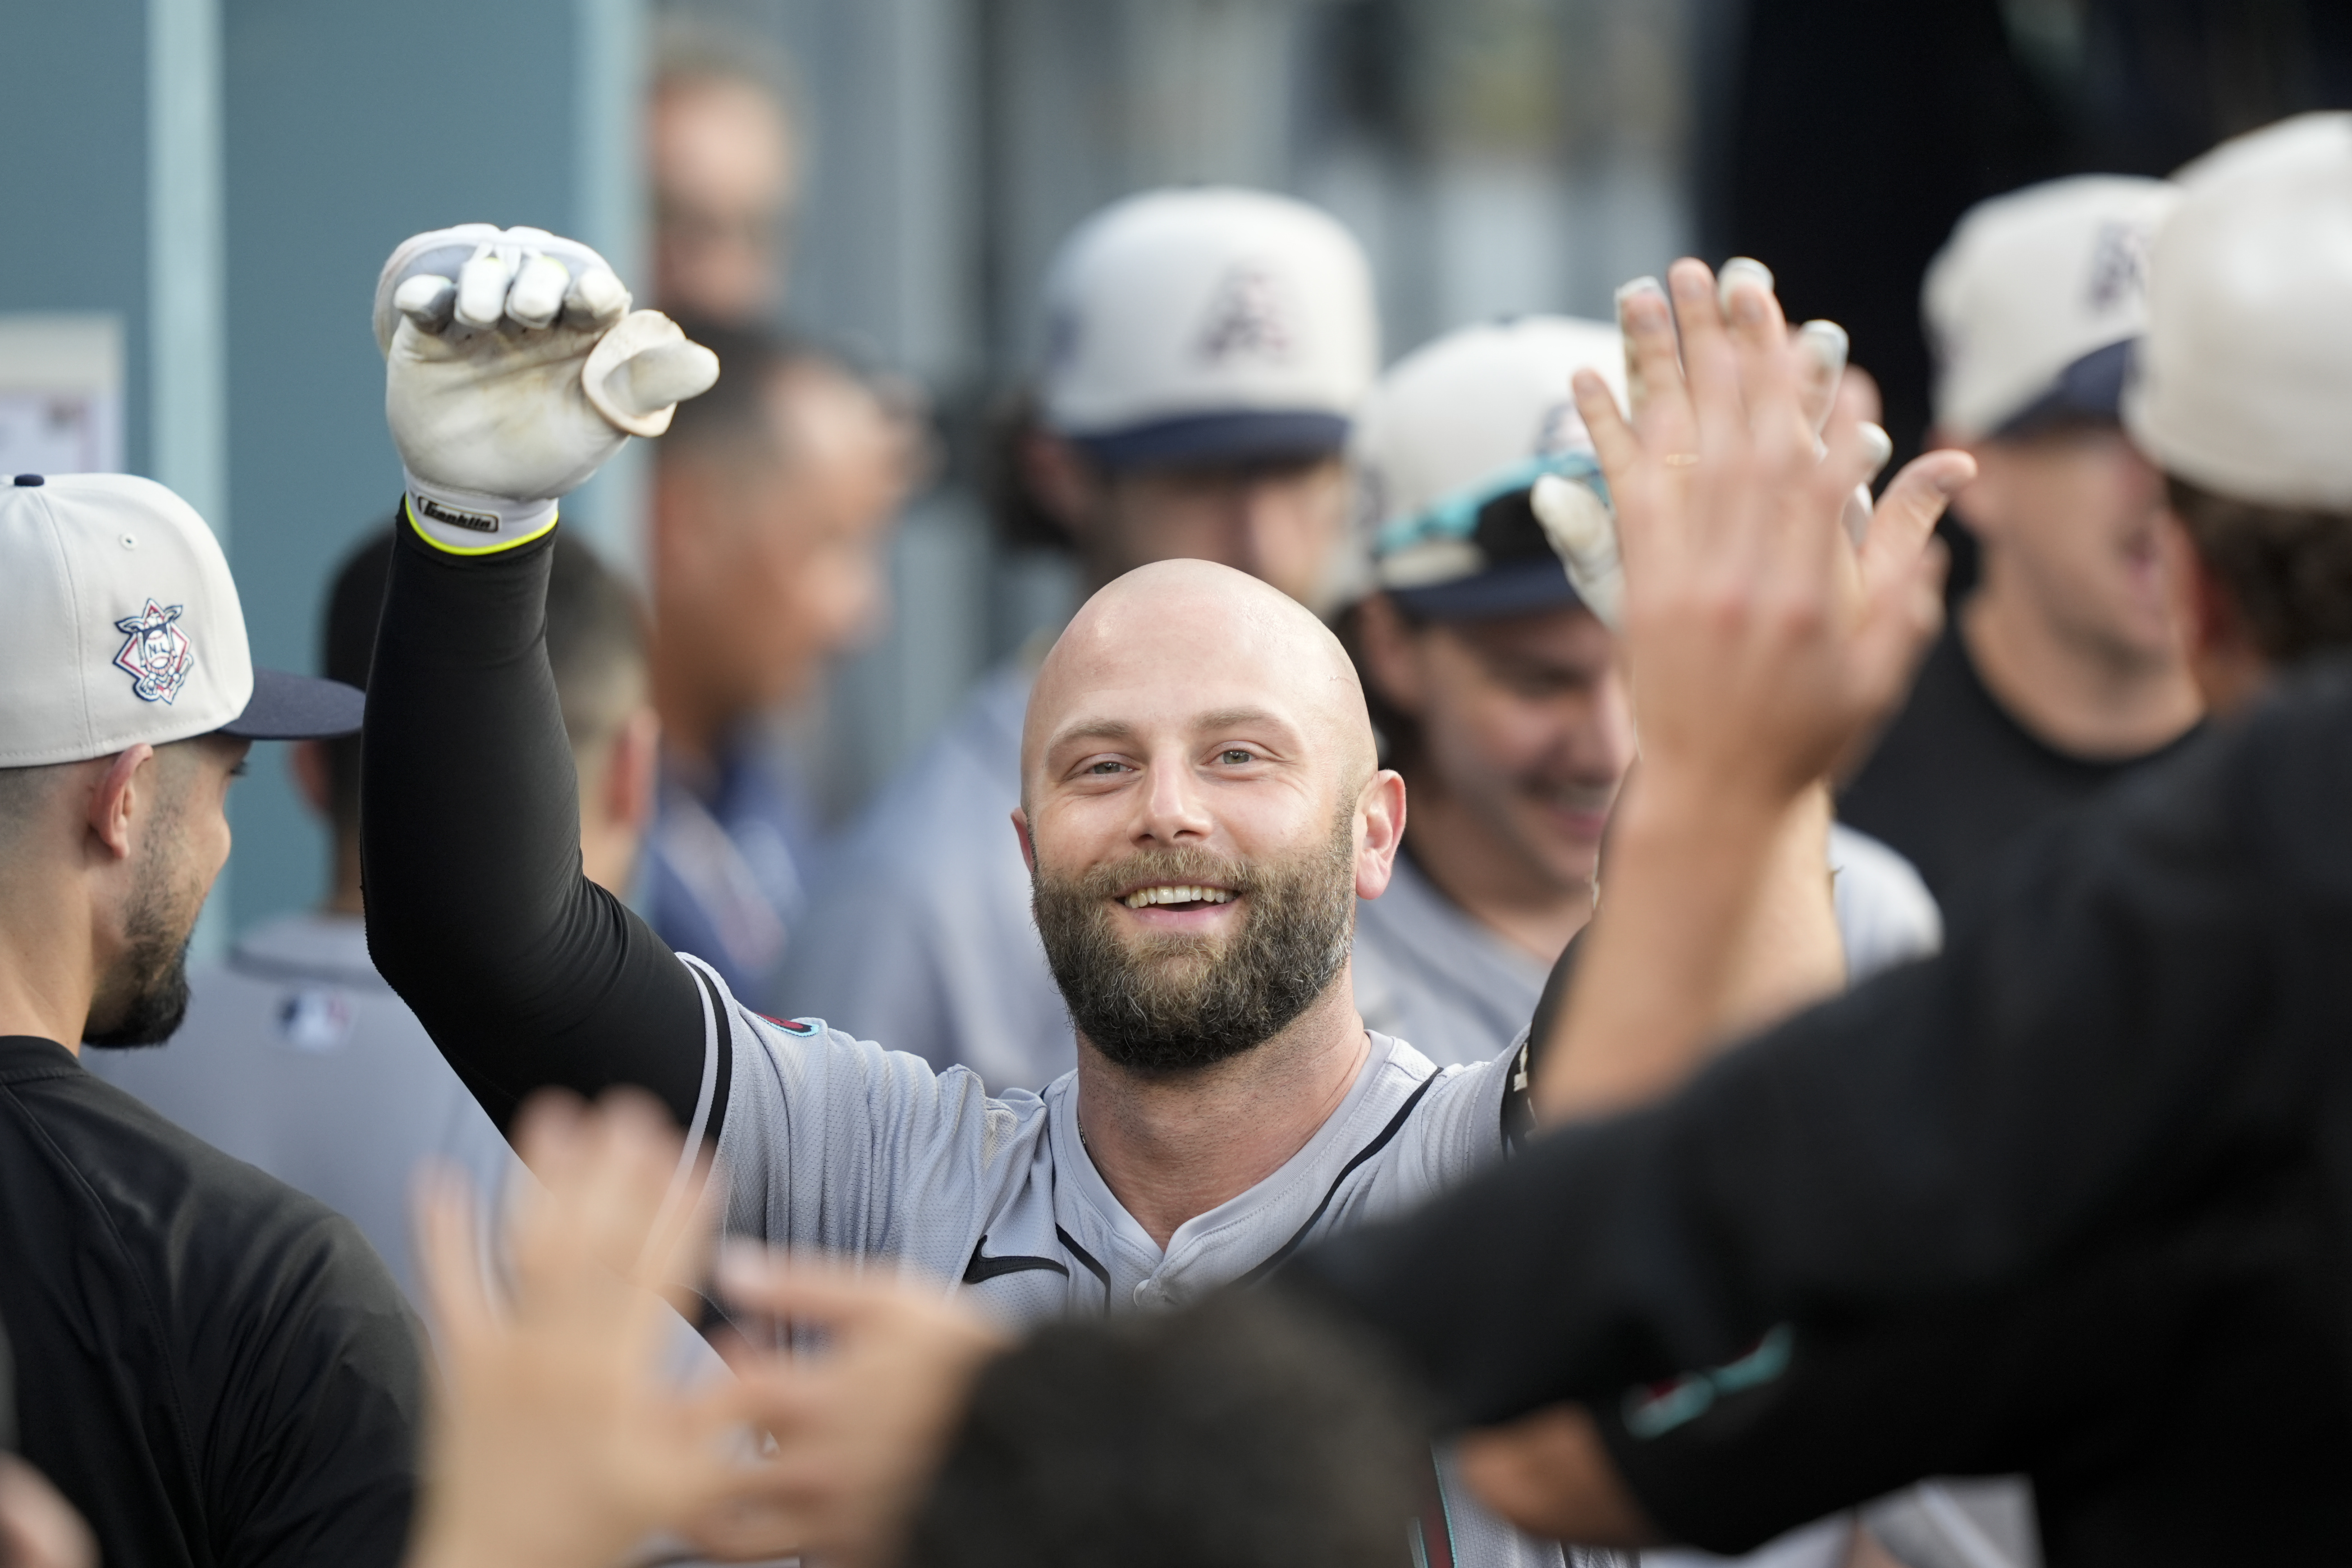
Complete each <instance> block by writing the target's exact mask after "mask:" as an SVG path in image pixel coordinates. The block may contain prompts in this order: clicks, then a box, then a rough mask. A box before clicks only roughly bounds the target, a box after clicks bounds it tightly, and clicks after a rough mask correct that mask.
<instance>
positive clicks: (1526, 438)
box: [1340, 316, 1941, 1064]
mask: <svg viewBox="0 0 2352 1568" xmlns="http://www.w3.org/2000/svg"><path fill="white" fill-rule="evenodd" d="M1623 366H1624V350H1623V347H1622V343H1621V342H1620V340H1619V337H1618V333H1617V330H1616V329H1615V328H1614V327H1609V326H1603V325H1601V324H1600V323H1598V322H1591V321H1572V320H1570V319H1568V318H1566V317H1557V316H1528V317H1520V318H1517V319H1515V320H1512V321H1507V322H1501V323H1497V324H1495V325H1488V326H1476V327H1467V328H1464V329H1463V330H1462V331H1457V332H1454V333H1450V334H1448V335H1447V336H1445V337H1444V338H1441V339H1439V340H1438V341H1437V342H1433V343H1431V344H1429V345H1428V346H1426V347H1424V348H1422V349H1420V350H1417V351H1415V352H1414V353H1411V354H1408V355H1407V356H1406V357H1405V358H1404V359H1402V360H1401V361H1399V362H1398V363H1397V364H1396V365H1394V366H1393V367H1391V369H1390V370H1389V372H1388V373H1387V374H1385V375H1383V376H1382V377H1381V381H1380V383H1379V384H1377V385H1376V386H1375V387H1374V388H1373V391H1372V394H1371V395H1370V397H1369V398H1368V399H1367V400H1366V402H1365V405H1364V410H1363V416H1362V418H1361V419H1360V422H1359V425H1358V427H1357V438H1356V444H1355V451H1354V460H1355V464H1356V468H1357V472H1358V475H1359V484H1360V487H1361V492H1362V500H1363V507H1364V523H1365V529H1366V532H1367V540H1366V542H1367V544H1368V545H1369V547H1370V554H1371V558H1372V576H1373V581H1374V583H1375V584H1376V587H1375V590H1374V591H1373V592H1371V593H1370V594H1369V595H1366V596H1365V597H1364V598H1363V599H1362V600H1361V601H1360V602H1359V603H1358V604H1357V605H1354V606H1353V607H1352V608H1351V609H1350V610H1349V612H1348V613H1347V614H1346V615H1345V616H1343V617H1342V618H1341V623H1340V626H1341V638H1342V640H1343V641H1346V642H1348V643H1349V645H1350V651H1351V652H1352V653H1353V654H1354V655H1355V657H1356V660H1357V664H1358V667H1359V668H1360V669H1361V670H1362V671H1363V673H1364V689H1365V695H1366V698H1367V700H1369V701H1370V703H1371V705H1372V711H1373V721H1374V723H1375V725H1376V726H1377V727H1378V728H1379V730H1380V731H1381V737H1382V741H1383V754H1384V757H1385V760H1386V761H1387V762H1388V763H1389V765H1390V766H1391V767H1394V768H1395V769H1396V770H1397V771H1398V772H1399V773H1402V774H1403V776H1404V780H1405V783H1406V784H1407V786H1408V788H1409V789H1410V792H1411V800H1412V814H1411V816H1410V819H1409V822H1408V826H1406V828H1405V837H1404V845H1403V848H1402V852H1401V853H1400V854H1399V855H1398V857H1397V860H1396V868H1395V871H1394V873H1393V875H1392V876H1391V878H1390V880H1389V885H1388V888H1387V889H1386V890H1385V891H1383V892H1382V893H1381V896H1380V898H1378V899H1377V900H1368V901H1366V902H1365V903H1364V904H1363V906H1362V907H1361V908H1360V910H1358V911H1357V923H1356V1002H1357V1005H1358V1006H1359V1007H1360V1008H1361V1009H1362V1011H1363V1014H1364V1017H1365V1020H1366V1022H1367V1023H1368V1024H1369V1025H1370V1026H1371V1027H1373V1028H1376V1029H1381V1030H1384V1031H1386V1032H1389V1033H1391V1034H1394V1035H1397V1036H1398V1037H1401V1038H1403V1039H1409V1040H1411V1041H1412V1042H1413V1044H1414V1046H1415V1047H1416V1048H1418V1049H1419V1050H1420V1051H1421V1052H1422V1054H1423V1055H1424V1056H1426V1057H1428V1058H1430V1059H1431V1060H1432V1061H1434V1062H1438V1063H1440V1064H1444V1063H1447V1062H1456V1061H1464V1062H1466V1061H1482V1060H1484V1059H1486V1058H1488V1057H1491V1056H1493V1055H1494V1054H1495V1053H1496V1051H1498V1050H1500V1049H1502V1048H1503V1047H1504V1046H1506V1045H1507V1044H1508V1043H1509V1042H1510V1041H1511V1040H1512V1039H1513V1038H1514V1037H1517V1035H1518V1033H1519V1032H1520V1031H1521V1030H1522V1029H1524V1028H1526V1027H1527V1026H1528V1019H1529V1018H1530V1017H1532V1016H1534V1014H1535V1009H1536V1001H1537V998H1538V996H1539V995H1540V994H1542V991H1543V985H1544V980H1545V978H1546V976H1547V975H1549V973H1550V971H1551V965H1552V961H1553V960H1554V959H1556V958H1558V957H1559V952H1560V950H1561V949H1562V948H1564V947H1566V946H1567V945H1568V941H1569V939H1570V937H1572V936H1574V935H1575V934H1576V932H1577V931H1579V930H1580V929H1581V928H1582V927H1583V925H1584V923H1585V921H1587V920H1588V919H1589V918H1591V912H1592V898H1593V874H1594V870H1595V868H1596V866H1597V864H1598V862H1599V858H1600V852H1601V830H1602V828H1603V827H1604V826H1606V824H1607V822H1608V818H1609V806H1610V804H1611V802H1612V800H1614V799H1615V797H1616V794H1617V786H1618V784H1619V781H1620V780H1621V779H1622V778H1623V776H1624V773H1625V770H1626V768H1627V767H1629V766H1630V765H1631V764H1632V763H1633V753H1634V737H1633V715H1632V710H1631V709H1630V708H1629V706H1628V704H1627V702H1626V697H1625V690H1624V683H1623V680H1622V675H1621V673H1620V671H1619V669H1618V666H1617V656H1616V647H1615V644H1616V638H1615V637H1614V636H1613V635H1612V633H1611V631H1610V629H1609V628H1608V626H1605V625H1603V624H1602V623H1601V620H1600V618H1599V617H1598V616H1594V615H1593V614H1592V612H1591V610H1589V609H1587V608H1586V607H1585V605H1584V604H1583V602H1582V601H1581V600H1580V599H1579V598H1578V597H1577V596H1576V590H1575V589H1574V588H1573V587H1572V586H1570V583H1569V580H1568V576H1567V574H1566V573H1564V572H1563V571H1561V569H1560V563H1559V557H1558V556H1557V555H1555V554H1554V553H1553V552H1552V548H1551V545H1550V544H1549V542H1547V541H1546V540H1545V537H1544V533H1543V530H1542V528H1541V526H1540V525H1539V524H1538V522H1537V521H1536V518H1535V514H1534V511H1533V510H1531V508H1530V506H1529V504H1528V488H1529V486H1531V485H1532V484H1533V483H1534V481H1535V479H1536V478H1537V477H1538V475H1541V474H1545V473H1569V474H1585V473H1589V472H1591V469H1592V466H1593V465H1592V460H1591V459H1592V448H1591V441H1590V440H1589V439H1588V438H1587V437H1586V436H1585V432H1584V422H1583V420H1582V419H1581V418H1580V417H1579V416H1577V412H1576V408H1575V405H1574V404H1573V403H1572V402H1571V401H1570V393H1569V378H1570V376H1571V375H1572V374H1574V373H1575V372H1576V370H1578V369H1579V368H1580V367H1588V368H1591V369H1593V370H1596V371H1598V372H1600V373H1601V374H1602V375H1603V376H1604V377H1606V378H1607V379H1608V380H1610V381H1611V382H1612V384H1622V380H1623ZM1811 832H1812V835H1813V837H1815V838H1816V839H1818V838H1819V837H1821V832H1822V829H1821V826H1819V825H1816V826H1814V827H1813V828H1812V829H1811ZM1829 856H1830V860H1831V863H1832V865H1833V866H1834V867H1836V868H1838V877H1837V882H1836V898H1837V908H1838V915H1839V921H1840V925H1841V928H1842V935H1843V938H1844V942H1845V947H1846V952H1847V956H1848V963H1849V966H1850V968H1851V970H1852V972H1853V974H1854V975H1855V976H1856V977H1857V978H1859V977H1861V976H1863V975H1866V974H1869V973H1874V972H1876V971H1877V970H1879V969H1882V968H1885V967H1886V966H1887V965H1888V964H1890V963H1895V962H1898V961H1900V960H1902V959H1905V958H1910V957H1916V956H1917V955H1918V954H1919V953H1922V952H1932V951H1933V950H1934V947H1935V945H1936V942H1937V939H1938V937H1939V935H1940V932H1941V926H1940V923H1939V921H1938V920H1937V912H1936V907H1935V902H1934V900H1932V899H1930V898H1929V897H1928V896H1927V890H1926V889H1925V888H1923V887H1921V886H1920V883H1919V879H1918V878H1917V876H1916V874H1915V873H1913V872H1912V871H1911V869H1910V868H1908V867H1907V866H1906V865H1904V864H1903V862H1902V859H1901V858H1900V857H1898V856H1895V855H1894V854H1893V853H1892V852H1890V851H1888V850H1887V849H1886V848H1885V847H1884V846H1882V845H1879V844H1876V843H1874V842H1873V841H1871V840H1869V839H1867V838H1864V837H1863V836H1862V835H1860V834H1857V833H1853V831H1851V830H1850V829H1843V828H1840V827H1837V826H1830V828H1829Z"/></svg>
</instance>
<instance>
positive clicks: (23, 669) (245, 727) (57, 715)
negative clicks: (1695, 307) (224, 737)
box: [0, 474, 364, 768]
mask: <svg viewBox="0 0 2352 1568" xmlns="http://www.w3.org/2000/svg"><path fill="white" fill-rule="evenodd" d="M0 605H5V608H0V768H26V767H40V766H44V765H46V764H48V763H77V762H84V761H87V760H88V759H89V758H92V757H103V756H109V755H111V754H112V753H114V752H120V751H121V750H122V749H124V748H125V747H127V746H134V745H139V744H142V743H144V744H148V745H157V746H160V745H164V744H167V743H168V742H173V741H184V740H188V739H190V738H191V737H194V736H197V735H208V734H213V733H215V732H218V733H225V734H230V735H237V736H242V737H245V738H247V739H249V740H301V739H308V738H312V737H319V736H327V735H347V734H349V733H351V732H352V731H354V730H356V729H358V728H359V725H360V715H361V711H362V705H363V703H364V699H363V698H362V696H361V695H360V693H359V692H357V691H355V690H353V689H352V688H350V687H348V686H345V685H342V684H341V683H340V682H338V681H332V680H319V679H312V678H310V677H308V676H298V675H286V674H281V673H279V672H278V671H276V670H257V669H255V668H253V660H252V658H251V655H250V654H249V653H248V651H247V645H246V637H245V611H244V608H243V606H242V605H239V603H238V602H237V596H236V583H235V581H234V580H232V579H231V578H230V576H229V572H228V562H227V560H226V558H225V557H224V556H223V555H222V554H221V549H220V545H219V543H218V542H216V541H215V539H214V538H213V535H212V531H211V530H210V529H208V528H206V527H205V522H204V520H203V519H202V518H200V517H198V516H197V515H196V513H195V511H194V509H193V508H191V507H190V506H189V505H188V503H187V502H185V501H184V500H181V499H180V498H179V497H178V496H176V495H173V493H172V492H171V491H170V490H168V489H164V488H163V486H162V485H159V484H157V483H155V482H154V481H153V480H152V479H139V478H137V477H135V476H133V475H130V474H55V475H46V476H45V475H40V474H19V475H16V478H15V479H14V480H13V481H8V480H0Z"/></svg>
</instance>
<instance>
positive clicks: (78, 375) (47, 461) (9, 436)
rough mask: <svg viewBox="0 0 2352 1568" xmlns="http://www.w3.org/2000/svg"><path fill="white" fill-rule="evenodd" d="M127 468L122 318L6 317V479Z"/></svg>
mask: <svg viewBox="0 0 2352 1568" xmlns="http://www.w3.org/2000/svg"><path fill="white" fill-rule="evenodd" d="M121 468H122V318H121V317H120V316H115V315H100V314H90V315H81V314H67V313H53V312H46V311H44V312H24V313H17V314H0V475H7V474H96V473H118V472H120V471H121Z"/></svg>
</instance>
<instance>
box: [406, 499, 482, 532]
mask: <svg viewBox="0 0 2352 1568" xmlns="http://www.w3.org/2000/svg"><path fill="white" fill-rule="evenodd" d="M411 500H413V501H414V503H415V507H416V510H418V511H420V512H422V513H424V514H425V517H427V518H429V519H431V520H432V521H435V522H446V523H447V524H448V525H449V526H450V527H452V528H470V529H472V530H473V531H475V532H476V533H496V532H497V531H499V520H498V517H497V515H496V514H495V513H492V512H487V511H464V510H459V509H458V508H457V507H454V506H444V505H443V504H442V503H441V502H439V501H437V500H434V499H433V498H432V497H431V496H415V497H412V498H411Z"/></svg>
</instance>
